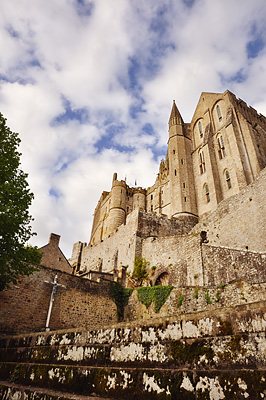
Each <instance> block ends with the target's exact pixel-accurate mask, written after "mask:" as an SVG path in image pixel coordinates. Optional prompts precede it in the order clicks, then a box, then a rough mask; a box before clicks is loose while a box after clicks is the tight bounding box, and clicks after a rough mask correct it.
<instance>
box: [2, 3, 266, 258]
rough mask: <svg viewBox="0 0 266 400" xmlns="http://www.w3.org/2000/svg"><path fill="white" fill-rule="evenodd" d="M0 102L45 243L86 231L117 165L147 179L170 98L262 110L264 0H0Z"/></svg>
mask: <svg viewBox="0 0 266 400" xmlns="http://www.w3.org/2000/svg"><path fill="white" fill-rule="evenodd" d="M0 9H1V14H0V15H1V16H0V30H1V32H0V33H1V34H0V50H1V54H2V56H1V59H0V79H1V82H0V83H1V85H0V111H1V112H2V114H3V115H4V116H5V117H6V118H7V120H8V121H7V122H8V125H9V126H10V128H11V129H12V130H14V131H17V132H19V133H20V137H21V139H22V144H21V152H22V154H23V155H22V168H23V170H25V171H26V172H28V173H29V178H28V181H29V184H30V187H31V189H32V191H33V192H34V194H35V200H34V202H33V205H32V208H31V213H32V215H33V216H34V218H35V221H34V225H33V228H34V230H35V231H36V232H37V234H38V236H37V237H36V238H33V239H32V243H33V244H36V245H38V246H42V245H44V244H46V243H47V240H48V236H49V234H50V233H51V232H54V233H57V234H60V235H61V236H62V239H61V244H60V246H61V248H62V250H63V251H64V253H65V254H66V256H67V257H70V255H71V249H72V245H73V243H74V242H76V241H78V240H81V241H86V242H88V241H89V237H90V227H91V222H92V214H93V211H94V208H95V206H96V204H97V201H98V198H99V197H100V194H101V192H102V191H103V190H109V189H110V186H111V181H112V174H113V172H115V171H116V172H118V177H119V179H124V178H125V176H126V177H127V182H128V183H131V184H134V182H135V180H137V183H138V185H142V186H144V187H147V186H151V185H152V184H153V183H154V181H155V177H156V172H157V170H158V166H159V161H160V159H161V158H162V157H163V156H165V152H166V143H167V136H168V127H167V122H168V118H169V114H170V111H171V105H172V100H173V99H175V100H176V103H177V105H178V107H179V109H180V112H181V114H182V115H183V119H184V120H185V121H186V122H189V121H190V120H191V118H192V115H193V112H194V110H195V107H196V104H197V101H198V99H199V97H200V94H201V92H202V91H210V92H224V91H225V90H226V89H229V90H231V91H232V92H234V93H235V94H236V95H237V96H239V97H241V98H242V99H243V100H245V101H247V102H248V103H249V104H251V105H252V106H253V107H254V108H256V109H257V110H258V111H259V112H261V113H263V114H264V115H265V114H266V96H265V93H266V90H265V89H266V87H265V86H266V50H265V43H266V24H265V15H266V3H265V1H264V0H253V1H250V0H235V1H231V0H223V1H222V2H221V1H219V0H160V1H159V0H153V1H152V0H147V1H145V2H143V1H139V0H137V1H134V2H132V1H130V0H116V1H115V2H112V3H110V2H109V1H107V0H97V2H96V1H88V0H68V1H65V0H54V1H53V2H45V1H43V0H35V1H34V2H32V1H30V0H20V1H19V2H17V1H15V0H9V1H8V2H7V1H6V2H2V3H1V5H0Z"/></svg>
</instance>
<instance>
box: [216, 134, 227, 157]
mask: <svg viewBox="0 0 266 400" xmlns="http://www.w3.org/2000/svg"><path fill="white" fill-rule="evenodd" d="M217 140H218V154H219V158H220V160H221V159H222V158H224V157H225V156H226V152H225V147H224V140H223V137H222V135H219V136H218V138H217Z"/></svg>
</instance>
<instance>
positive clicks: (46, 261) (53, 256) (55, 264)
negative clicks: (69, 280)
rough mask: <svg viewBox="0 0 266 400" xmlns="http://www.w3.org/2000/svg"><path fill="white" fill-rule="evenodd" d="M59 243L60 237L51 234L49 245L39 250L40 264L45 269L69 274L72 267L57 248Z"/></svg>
mask: <svg viewBox="0 0 266 400" xmlns="http://www.w3.org/2000/svg"><path fill="white" fill-rule="evenodd" d="M59 241H60V236H59V235H56V234H55V233H51V235H50V238H49V243H48V244H47V245H45V246H43V247H41V248H40V249H39V250H40V251H41V253H42V260H41V264H42V265H44V266H46V267H50V268H54V269H58V270H60V271H64V272H68V273H71V272H72V267H71V265H70V264H69V262H68V260H67V259H66V257H65V256H64V254H63V253H62V251H61V249H60V248H59Z"/></svg>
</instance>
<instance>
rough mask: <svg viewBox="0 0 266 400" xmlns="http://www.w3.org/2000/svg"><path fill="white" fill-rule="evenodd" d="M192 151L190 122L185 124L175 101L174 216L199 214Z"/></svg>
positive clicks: (171, 157)
mask: <svg viewBox="0 0 266 400" xmlns="http://www.w3.org/2000/svg"><path fill="white" fill-rule="evenodd" d="M191 151H192V143H191V138H190V135H189V128H188V124H184V121H183V119H182V117H181V114H180V112H179V110H178V108H177V106H176V104H175V101H174V102H173V107H172V111H171V115H170V119H169V140H168V159H169V177H170V189H171V215H172V216H174V217H179V216H182V215H186V214H193V215H196V214H197V208H196V198H195V189H194V176H193V167H192V158H191Z"/></svg>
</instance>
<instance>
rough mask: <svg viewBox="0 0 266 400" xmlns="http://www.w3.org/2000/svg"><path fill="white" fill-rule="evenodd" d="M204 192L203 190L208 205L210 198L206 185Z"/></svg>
mask: <svg viewBox="0 0 266 400" xmlns="http://www.w3.org/2000/svg"><path fill="white" fill-rule="evenodd" d="M204 190H205V196H206V201H207V203H209V202H210V201H211V198H210V191H209V186H208V185H207V184H206V185H205V187H204Z"/></svg>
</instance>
